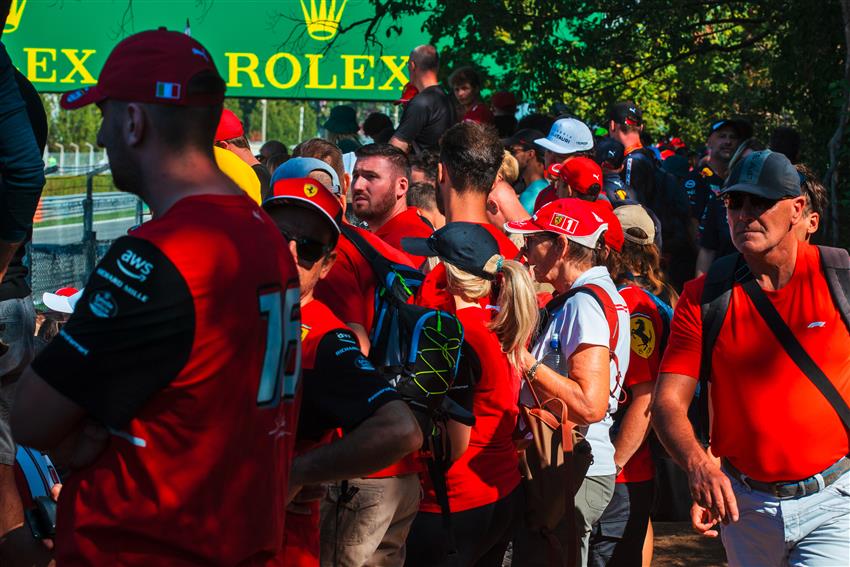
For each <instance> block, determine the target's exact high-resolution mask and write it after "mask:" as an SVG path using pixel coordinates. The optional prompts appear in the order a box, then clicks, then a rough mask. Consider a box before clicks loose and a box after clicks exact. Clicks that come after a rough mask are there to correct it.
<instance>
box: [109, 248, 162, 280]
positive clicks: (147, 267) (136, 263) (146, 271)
mask: <svg viewBox="0 0 850 567" xmlns="http://www.w3.org/2000/svg"><path fill="white" fill-rule="evenodd" d="M116 264H117V265H118V269H119V270H121V271H122V272H123V273H124V275H126V276H128V277H131V278H133V279H134V280H139V281H140V282H143V281H145V280H146V279H148V276H149V275H150V274H151V272H152V271H153V267H154V266H153V264H152V263H150V262H148V261H147V260H145V259H144V258H142V257H141V256H139V255H138V254H136V253H135V252H133V251H132V250H130V249H129V248H128V249H127V250H125V251H124V253H123V254H121V257H120V258H119V259H118V261H117V262H116Z"/></svg>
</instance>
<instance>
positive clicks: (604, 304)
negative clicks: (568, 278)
mask: <svg viewBox="0 0 850 567" xmlns="http://www.w3.org/2000/svg"><path fill="white" fill-rule="evenodd" d="M576 293H587V294H589V295H591V296H593V298H594V299H596V302H597V303H598V304H599V306H600V307H601V308H602V313H603V314H604V315H605V320H606V321H608V349H609V350H610V351H611V355H612V356H616V354H615V349H616V348H617V341H618V340H619V338H620V319H619V318H618V317H617V307H616V306H615V305H614V302H613V301H612V300H611V296H610V295H608V292H606V291H605V290H604V289H603V288H602V287H601V286H598V285H596V284H585V285H583V286H581V287H579V288H577V289H576Z"/></svg>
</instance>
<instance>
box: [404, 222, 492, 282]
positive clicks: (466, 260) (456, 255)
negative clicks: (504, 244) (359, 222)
mask: <svg viewBox="0 0 850 567" xmlns="http://www.w3.org/2000/svg"><path fill="white" fill-rule="evenodd" d="M401 247H402V249H403V250H404V251H405V252H407V253H409V254H413V255H415V256H439V257H440V259H441V260H442V261H444V262H447V263H449V264H451V265H452V266H455V267H457V268H460V269H461V270H463V271H464V272H469V273H470V274H473V275H476V276H478V277H481V278H484V279H485V280H492V279H493V278H495V277H496V273H498V272H499V271H500V270H501V269H502V261H503V260H504V258H503V257H502V256H501V254H499V243H498V242H496V239H495V238H494V237H493V235H492V234H490V233H489V232H488V231H487V229H486V228H484V227H483V226H481V225H480V224H475V223H471V222H450V223H449V224H447V225H446V226H444V227H443V228H441V229H440V230H438V231H436V232H434V234H432V235H431V236H429V237H428V238H402V239H401Z"/></svg>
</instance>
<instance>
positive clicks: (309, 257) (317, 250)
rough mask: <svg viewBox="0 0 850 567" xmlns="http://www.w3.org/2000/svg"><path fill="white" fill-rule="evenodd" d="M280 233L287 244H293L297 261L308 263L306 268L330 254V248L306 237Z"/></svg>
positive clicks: (282, 231)
mask: <svg viewBox="0 0 850 567" xmlns="http://www.w3.org/2000/svg"><path fill="white" fill-rule="evenodd" d="M280 233H281V234H282V235H283V237H284V238H285V239H286V240H287V241H289V242H295V250H296V251H297V252H298V260H299V261H301V262H304V263H309V264H310V265H309V266H307V268H311V267H312V266H313V264H315V263H316V262H318V261H319V260H321V259H322V258H323V257H325V256H326V255H327V253H328V252H330V249H331V246H330V245H329V244H325V243H323V242H319V241H318V240H313V239H312V238H307V237H306V236H294V235H292V234H289V233H288V232H286V231H285V230H281V231H280Z"/></svg>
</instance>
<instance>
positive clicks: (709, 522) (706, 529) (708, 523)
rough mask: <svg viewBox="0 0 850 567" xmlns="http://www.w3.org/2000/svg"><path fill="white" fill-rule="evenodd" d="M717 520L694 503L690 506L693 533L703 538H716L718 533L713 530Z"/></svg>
mask: <svg viewBox="0 0 850 567" xmlns="http://www.w3.org/2000/svg"><path fill="white" fill-rule="evenodd" d="M718 521H719V520H718V519H717V518H716V517H714V516H713V515H712V513H711V511H710V510H707V509H705V508H703V507H702V506H700V505H699V504H697V503H696V502H694V503H693V504H691V526H692V527H693V528H694V531H695V532H697V533H698V534H700V535H703V536H705V537H717V536H718V535H720V532H718V531H717V530H713V529H711V528H713V527H714V526H716V525H717V522H718Z"/></svg>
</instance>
